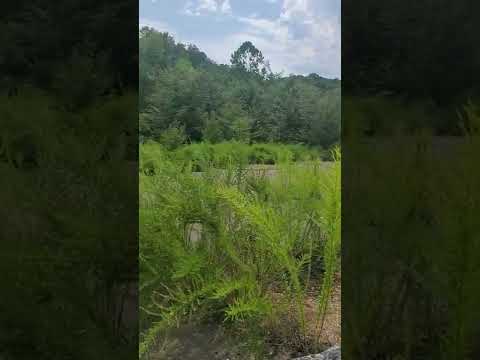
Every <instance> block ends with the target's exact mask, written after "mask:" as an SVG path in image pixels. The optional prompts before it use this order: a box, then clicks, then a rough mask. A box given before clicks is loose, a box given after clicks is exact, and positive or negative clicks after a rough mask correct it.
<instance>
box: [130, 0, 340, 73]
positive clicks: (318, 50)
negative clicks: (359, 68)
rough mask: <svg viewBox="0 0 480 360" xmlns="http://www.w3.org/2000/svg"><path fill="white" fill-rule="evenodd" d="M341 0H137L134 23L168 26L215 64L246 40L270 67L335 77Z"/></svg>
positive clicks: (166, 28) (227, 60)
mask: <svg viewBox="0 0 480 360" xmlns="http://www.w3.org/2000/svg"><path fill="white" fill-rule="evenodd" d="M340 1H341V0H139V2H140V19H139V23H140V27H142V26H150V27H153V28H155V29H157V30H159V31H168V32H169V33H170V34H172V36H173V37H174V38H175V40H176V41H178V42H182V43H185V44H195V45H196V46H198V48H199V49H200V50H202V51H203V52H205V53H206V54H207V55H208V57H209V58H210V59H212V60H214V61H215V62H217V63H221V64H228V63H230V55H231V54H232V53H233V52H234V51H235V50H236V49H237V48H238V47H239V46H240V45H241V44H242V43H243V42H244V41H251V42H252V43H253V44H254V45H255V46H256V47H257V48H258V49H259V50H260V51H262V53H263V55H264V57H265V59H267V60H269V61H270V65H271V68H272V71H274V72H283V73H284V74H285V75H289V74H302V75H307V74H310V73H317V74H319V75H321V76H323V77H327V78H340V77H341V76H340V74H341V72H340V50H341V42H340V40H341V34H340V18H341V15H340V9H341V8H340Z"/></svg>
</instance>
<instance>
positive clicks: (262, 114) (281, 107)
mask: <svg viewBox="0 0 480 360" xmlns="http://www.w3.org/2000/svg"><path fill="white" fill-rule="evenodd" d="M139 39H140V96H139V106H140V137H141V140H142V141H144V140H147V139H155V140H157V141H160V142H164V143H167V144H168V145H169V146H173V147H174V146H175V145H176V144H177V145H179V144H181V143H185V142H199V141H209V142H212V143H216V142H221V141H228V140H237V141H243V142H248V143H251V142H280V143H302V144H307V145H312V146H321V147H323V148H328V147H330V146H332V145H333V144H335V143H337V142H338V141H339V136H340V80H338V79H326V78H323V77H321V76H319V75H317V74H310V75H308V76H302V75H290V76H282V75H281V74H275V73H273V72H272V71H271V70H270V65H269V62H268V60H266V59H264V57H263V55H262V53H261V51H260V50H258V49H257V48H256V47H255V46H254V45H253V44H252V43H250V42H245V43H244V44H242V46H241V47H240V48H239V49H238V50H237V51H235V52H234V53H233V54H232V57H231V64H230V65H223V64H216V63H215V62H214V61H212V60H211V59H209V57H208V56H207V55H206V54H205V53H203V52H202V51H201V50H200V49H198V48H197V47H196V46H195V45H185V44H181V43H177V42H175V40H174V39H173V37H172V36H170V35H169V34H168V33H161V32H157V31H156V30H154V29H151V28H142V29H141V30H140V34H139Z"/></svg>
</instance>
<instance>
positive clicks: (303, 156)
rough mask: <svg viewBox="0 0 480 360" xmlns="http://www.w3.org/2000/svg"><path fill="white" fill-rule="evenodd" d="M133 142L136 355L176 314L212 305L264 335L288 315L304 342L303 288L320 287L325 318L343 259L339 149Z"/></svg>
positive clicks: (176, 320)
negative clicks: (326, 159)
mask: <svg viewBox="0 0 480 360" xmlns="http://www.w3.org/2000/svg"><path fill="white" fill-rule="evenodd" d="M140 154H141V156H140V281H141V285H140V289H141V294H140V296H141V309H142V313H141V325H140V326H141V329H142V333H141V347H140V357H147V355H148V353H149V351H150V349H151V348H152V345H153V344H154V343H155V341H156V340H157V339H159V338H161V337H162V336H164V335H165V334H166V332H168V331H169V329H171V328H172V327H173V326H176V325H178V324H181V323H182V322H185V321H189V320H191V321H194V320H195V321H201V320H204V319H205V318H208V319H210V320H211V319H212V317H213V318H214V319H216V320H217V321H221V322H225V323H227V324H228V325H229V326H231V327H232V328H233V329H238V330H241V329H243V330H247V331H248V332H250V333H254V332H255V333H258V331H260V333H262V334H264V335H265V336H266V334H267V333H268V331H270V330H272V329H274V328H275V326H277V325H278V324H279V321H281V320H282V319H284V318H285V317H286V316H293V319H294V321H293V322H292V323H290V325H291V326H292V327H293V328H295V327H297V328H298V332H299V334H300V339H299V341H301V342H303V343H304V345H305V346H306V343H307V342H308V335H309V334H308V330H307V324H306V321H307V319H306V318H305V299H306V296H307V290H308V288H309V287H312V286H314V287H316V288H317V289H321V290H319V293H320V295H319V297H318V302H319V304H318V310H319V311H318V316H319V320H318V321H319V322H320V321H321V319H323V316H324V313H325V311H326V305H327V302H328V300H329V296H330V291H331V288H332V286H333V275H334V274H335V272H336V271H337V270H338V258H339V246H340V237H339V234H340V232H339V231H340V217H339V212H340V196H339V194H340V187H339V186H340V167H339V162H340V158H339V157H338V158H336V159H335V162H333V165H330V166H328V165H325V164H324V163H323V162H322V161H321V160H320V159H319V157H320V154H319V153H318V152H315V151H313V150H308V149H306V148H303V147H299V146H282V145H271V144H267V145H257V146H248V145H244V144H237V143H224V144H217V145H209V144H195V145H189V146H186V147H183V148H180V149H178V150H176V151H166V150H163V149H162V148H161V147H160V145H158V144H155V143H149V144H144V145H142V146H141V149H140ZM265 154H268V156H267V155H265ZM337 154H339V152H338V151H337ZM265 159H267V160H265ZM272 159H273V160H272ZM294 160H298V162H294ZM258 163H263V164H265V163H266V164H270V163H274V164H276V166H275V168H274V169H272V168H270V169H269V170H268V171H263V170H261V169H260V171H259V170H258V167H255V166H253V164H258ZM252 166H253V167H252ZM199 170H201V174H198V171H199ZM192 229H194V230H192ZM192 233H195V234H196V235H195V236H192ZM278 295H279V296H278ZM282 304H283V305H282ZM289 309H294V310H293V314H291V313H290V310H289ZM313 321H314V320H313ZM284 340H285V341H289V339H284Z"/></svg>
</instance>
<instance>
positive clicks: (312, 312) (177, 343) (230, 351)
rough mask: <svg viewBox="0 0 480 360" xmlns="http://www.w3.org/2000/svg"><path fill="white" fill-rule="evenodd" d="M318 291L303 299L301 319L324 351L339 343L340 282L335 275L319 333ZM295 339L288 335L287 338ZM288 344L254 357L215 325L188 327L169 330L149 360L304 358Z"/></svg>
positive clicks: (240, 341) (304, 352)
mask: <svg viewBox="0 0 480 360" xmlns="http://www.w3.org/2000/svg"><path fill="white" fill-rule="evenodd" d="M316 297H318V289H312V290H311V293H310V295H309V296H307V298H306V300H305V317H306V320H307V333H308V336H309V337H310V338H311V339H314V338H315V337H316V336H318V334H320V336H319V344H320V345H321V346H322V347H324V348H327V347H329V346H332V345H338V344H340V343H341V279H340V276H337V278H336V280H335V287H334V289H333V293H332V297H331V300H330V302H329V305H328V309H327V313H326V316H325V322H324V326H323V329H322V331H321V332H319V329H318V328H316V326H315V324H316V321H315V320H316V318H317V306H316V303H315V298H316ZM279 331H280V332H281V333H283V334H282V336H281V337H283V339H287V338H289V337H290V336H289V335H290V334H288V332H289V328H288V325H287V326H286V327H285V328H284V329H280V330H279ZM294 337H295V335H294V334H292V336H291V338H292V339H293V338H294ZM294 342H295V341H294V340H292V344H288V343H284V344H272V345H271V348H267V349H265V350H266V353H264V355H263V356H262V357H258V355H257V357H255V355H254V354H252V352H251V348H250V347H249V346H248V345H247V344H246V343H245V338H243V337H241V336H238V335H237V336H233V335H232V334H231V333H228V332H227V331H226V330H225V329H224V328H223V327H222V326H219V325H218V324H201V325H199V324H190V325H184V326H182V327H181V328H179V329H176V330H173V331H171V332H170V333H169V335H168V336H167V337H166V338H165V339H163V340H162V341H160V342H159V343H158V344H157V348H156V351H154V352H153V353H152V354H151V355H150V357H149V359H150V360H178V359H181V360H257V359H275V360H289V359H292V358H294V357H297V356H302V355H307V354H308V352H307V350H300V349H298V348H297V349H295V348H294V346H293V344H294Z"/></svg>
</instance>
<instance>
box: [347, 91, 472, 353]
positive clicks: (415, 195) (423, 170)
mask: <svg viewBox="0 0 480 360" xmlns="http://www.w3.org/2000/svg"><path fill="white" fill-rule="evenodd" d="M352 101H353V100H352ZM359 104H360V105H362V104H363V101H359ZM395 109H396V106H390V107H388V101H385V114H390V113H391V114H394V115H393V116H395V117H397V116H398V114H395V112H396V111H395ZM366 110H368V107H366ZM462 113H463V114H464V115H463V116H464V117H465V118H464V119H463V123H464V124H466V126H465V134H464V136H463V137H457V138H442V137H435V136H432V135H431V133H429V132H428V131H426V130H424V131H417V132H412V133H410V134H408V135H405V134H404V133H401V132H399V133H397V134H393V133H392V134H390V136H388V137H385V138H382V137H376V138H373V139H372V140H370V141H369V140H368V139H365V138H364V139H361V138H360V136H358V133H355V131H353V129H352V131H351V132H349V133H348V134H347V136H344V138H343V140H344V145H343V149H342V150H343V154H342V155H343V157H344V159H345V158H348V161H344V163H343V165H344V169H343V170H342V171H343V173H344V174H345V173H346V174H347V175H346V176H345V177H344V184H343V188H342V196H344V197H345V199H347V202H348V204H350V206H349V207H347V208H345V209H343V211H342V219H343V235H344V241H345V239H348V244H345V243H344V246H343V249H342V265H343V271H344V273H343V275H344V276H348V281H346V282H345V283H344V286H343V288H342V297H344V298H345V299H348V301H349V304H348V306H345V308H344V309H342V310H343V313H342V316H343V318H345V319H348V321H345V322H343V323H342V340H345V341H344V343H343V347H342V353H343V355H344V356H346V357H347V358H355V359H372V358H398V359H413V358H415V359H417V358H418V359H427V358H429V359H430V358H435V359H476V358H478V354H479V348H478V347H475V343H476V341H477V339H478V333H479V331H480V328H479V326H478V324H479V319H480V312H479V308H478V304H479V299H480V286H479V282H478V276H479V275H480V272H479V270H480V266H479V261H478V259H479V257H478V252H479V250H480V241H479V240H480V237H479V231H478V213H479V209H480V202H479V199H480V196H479V195H480V193H479V187H478V183H479V181H480V171H479V170H478V169H479V168H478V166H476V165H475V163H476V162H477V161H478V160H477V159H478V157H477V155H475V154H478V150H479V148H480V141H479V137H478V132H477V131H478V130H477V129H478V124H480V122H479V120H480V116H479V114H480V112H479V110H478V108H476V107H474V106H473V105H469V106H468V107H467V108H466V109H465V111H463V110H462ZM385 114H384V115H385ZM399 114H400V115H401V116H403V117H408V118H410V119H413V118H415V117H418V118H422V114H421V113H418V109H417V107H415V106H414V107H413V108H409V107H407V106H405V108H404V109H402V110H401V112H400V113H399ZM361 115H362V114H359V115H358V120H359V121H358V123H360V124H361V123H362V116H361ZM398 117H399V118H400V116H398ZM423 117H425V116H424V115H423ZM350 119H351V121H350V124H351V125H355V121H353V119H355V120H357V117H356V114H350ZM392 159H395V162H392ZM364 164H368V165H369V166H368V167H366V166H364ZM359 254H363V255H359Z"/></svg>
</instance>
